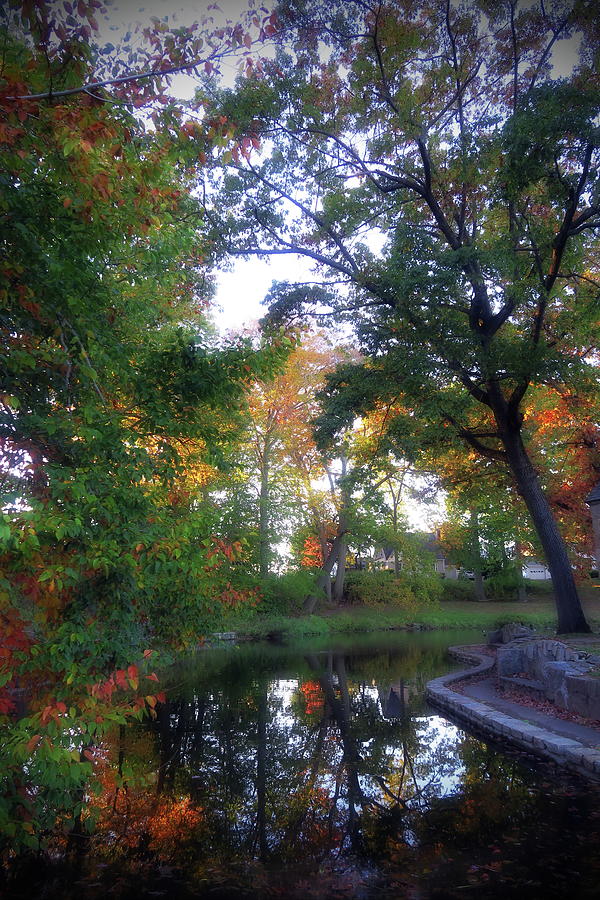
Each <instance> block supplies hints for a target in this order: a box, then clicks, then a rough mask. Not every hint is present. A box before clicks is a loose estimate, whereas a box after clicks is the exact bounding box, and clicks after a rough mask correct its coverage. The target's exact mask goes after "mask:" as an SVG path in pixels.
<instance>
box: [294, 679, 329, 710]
mask: <svg viewBox="0 0 600 900" xmlns="http://www.w3.org/2000/svg"><path fill="white" fill-rule="evenodd" d="M300 691H301V693H302V696H303V698H304V703H305V708H304V711H305V713H306V715H307V716H313V715H315V714H319V713H322V712H323V704H324V696H323V689H322V688H321V685H320V684H319V682H318V681H304V682H303V683H302V684H301V685H300Z"/></svg>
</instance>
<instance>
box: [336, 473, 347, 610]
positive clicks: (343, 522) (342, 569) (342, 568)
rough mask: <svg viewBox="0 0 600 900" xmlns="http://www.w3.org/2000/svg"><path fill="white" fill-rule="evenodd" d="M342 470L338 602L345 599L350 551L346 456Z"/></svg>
mask: <svg viewBox="0 0 600 900" xmlns="http://www.w3.org/2000/svg"><path fill="white" fill-rule="evenodd" d="M341 464H342V471H341V473H340V486H341V498H340V514H339V520H338V534H339V535H340V537H341V540H340V545H339V548H338V558H337V572H336V575H335V583H334V586H333V599H334V600H335V602H336V603H341V602H342V601H343V599H344V582H345V580H346V554H347V552H348V508H349V506H350V491H349V490H348V485H347V484H346V482H345V481H344V479H345V477H346V474H347V472H348V460H347V458H346V457H345V456H342V457H341Z"/></svg>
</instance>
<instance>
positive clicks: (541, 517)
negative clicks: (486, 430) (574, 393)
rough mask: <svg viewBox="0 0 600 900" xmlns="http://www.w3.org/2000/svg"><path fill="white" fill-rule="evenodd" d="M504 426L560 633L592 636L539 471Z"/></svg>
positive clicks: (514, 433)
mask: <svg viewBox="0 0 600 900" xmlns="http://www.w3.org/2000/svg"><path fill="white" fill-rule="evenodd" d="M503 426H504V427H501V429H500V433H501V435H502V443H503V444H504V448H505V450H506V455H507V459H508V463H509V465H510V468H511V471H512V473H513V475H514V477H515V481H516V484H517V489H518V491H519V493H520V495H521V497H522V498H523V500H524V501H525V505H526V506H527V509H528V510H529V514H530V516H531V518H532V520H533V524H534V526H535V530H536V532H537V534H538V537H539V539H540V541H541V544H542V547H543V550H544V553H545V556H546V562H547V564H548V568H549V569H550V575H551V576H552V586H553V588H554V596H555V602H556V612H557V618H558V624H557V629H556V630H557V633H558V634H568V633H570V632H576V631H578V632H584V633H589V631H590V626H589V625H588V623H587V621H586V618H585V615H584V613H583V609H582V607H581V603H580V600H579V596H578V594H577V588H576V586H575V579H574V577H573V569H572V567H571V563H570V560H569V556H568V554H567V548H566V546H565V542H564V540H563V538H562V535H561V533H560V531H559V529H558V526H557V524H556V520H555V519H554V516H553V514H552V510H551V509H550V504H549V503H548V500H547V499H546V495H545V494H544V492H543V490H542V486H541V484H540V480H539V477H538V475H537V472H536V471H535V469H534V467H533V465H532V463H531V460H530V459H529V456H528V454H527V450H526V449H525V445H524V444H523V441H522V439H521V435H520V432H519V430H517V429H516V428H514V427H513V428H511V427H509V426H507V424H506V423H503Z"/></svg>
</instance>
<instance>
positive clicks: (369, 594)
mask: <svg viewBox="0 0 600 900" xmlns="http://www.w3.org/2000/svg"><path fill="white" fill-rule="evenodd" d="M440 594H441V587H440V583H439V579H438V578H437V577H436V576H432V575H418V574H416V575H409V576H400V578H395V577H394V575H393V573H391V572H386V571H382V572H350V573H349V574H348V576H347V579H346V596H347V598H348V601H349V602H350V603H360V604H362V605H363V606H397V607H399V608H401V609H404V610H406V611H415V610H417V609H418V608H419V607H420V606H423V605H425V604H428V603H432V602H433V601H435V600H438V599H439V597H440Z"/></svg>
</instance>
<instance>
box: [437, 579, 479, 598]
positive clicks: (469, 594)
mask: <svg viewBox="0 0 600 900" xmlns="http://www.w3.org/2000/svg"><path fill="white" fill-rule="evenodd" d="M440 584H441V589H442V598H441V599H442V601H444V600H474V599H475V589H474V584H473V582H472V581H469V580H468V579H464V578H461V579H458V578H443V579H442V580H441V582H440Z"/></svg>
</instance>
